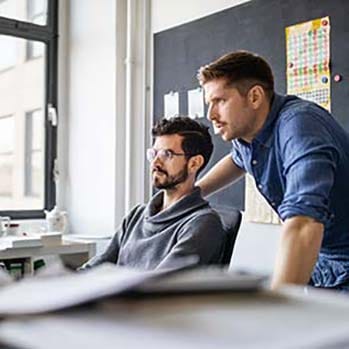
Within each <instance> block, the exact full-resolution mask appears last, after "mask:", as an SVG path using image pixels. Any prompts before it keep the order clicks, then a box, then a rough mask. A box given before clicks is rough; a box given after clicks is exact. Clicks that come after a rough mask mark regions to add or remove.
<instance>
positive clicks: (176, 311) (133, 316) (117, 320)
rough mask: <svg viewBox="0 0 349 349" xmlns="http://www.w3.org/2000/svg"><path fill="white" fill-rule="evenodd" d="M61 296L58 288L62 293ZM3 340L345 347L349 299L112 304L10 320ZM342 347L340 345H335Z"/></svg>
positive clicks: (264, 297)
mask: <svg viewBox="0 0 349 349" xmlns="http://www.w3.org/2000/svg"><path fill="white" fill-rule="evenodd" d="M58 292H59V291H58ZM0 341H4V342H7V343H10V344H13V345H16V346H18V347H21V345H22V346H25V347H33V348H48V347H50V348H51V349H56V348H74V349H76V348H84V347H86V348H87V347H88V348H98V347H99V348H122V347H123V348H151V349H156V348H173V349H178V348H181V349H182V348H191V349H192V348H200V349H205V348H220V349H221V348H223V349H224V348H258V349H260V348H268V349H273V348H277V349H281V348H297V349H299V348H307V349H310V348H322V349H324V348H333V347H336V348H347V347H348V343H349V298H348V296H337V295H336V296H334V295H332V294H329V292H314V293H313V294H310V295H308V296H305V295H304V294H303V290H302V289H300V288H291V289H288V290H286V291H283V292H279V293H271V292H267V291H263V292H260V293H249V294H234V293H232V294H221V295H218V294H216V295H196V296H171V297H153V298H149V297H148V298H138V299H136V298H135V299H114V300H112V299H109V300H105V301H103V302H100V303H98V304H96V305H90V306H89V307H87V306H86V307H84V308H76V309H74V310H70V311H65V312H60V313H55V314H48V315H41V316H36V317H30V318H12V319H7V320H5V321H3V322H2V323H1V324H0ZM336 345H337V346H336Z"/></svg>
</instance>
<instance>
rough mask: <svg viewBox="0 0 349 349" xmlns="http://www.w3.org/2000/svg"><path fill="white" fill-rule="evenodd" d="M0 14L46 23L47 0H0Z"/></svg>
mask: <svg viewBox="0 0 349 349" xmlns="http://www.w3.org/2000/svg"><path fill="white" fill-rule="evenodd" d="M0 16H2V17H8V18H11V19H16V20H19V21H26V22H31V23H35V24H39V25H46V21H47V0H0Z"/></svg>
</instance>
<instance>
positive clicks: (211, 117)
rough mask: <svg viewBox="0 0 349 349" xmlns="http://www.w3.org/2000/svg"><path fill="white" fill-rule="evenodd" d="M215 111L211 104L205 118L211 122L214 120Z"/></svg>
mask: <svg viewBox="0 0 349 349" xmlns="http://www.w3.org/2000/svg"><path fill="white" fill-rule="evenodd" d="M215 109H216V108H215V107H214V105H212V104H210V105H209V106H208V109H207V115H206V117H207V119H208V120H209V121H213V120H214V119H215V118H216V116H217V114H216V110H215Z"/></svg>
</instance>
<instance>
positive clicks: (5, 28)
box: [0, 0, 58, 219]
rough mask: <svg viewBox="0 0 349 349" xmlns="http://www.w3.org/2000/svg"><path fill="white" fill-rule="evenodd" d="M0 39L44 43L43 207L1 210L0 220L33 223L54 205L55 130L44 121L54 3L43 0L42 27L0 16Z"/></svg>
mask: <svg viewBox="0 0 349 349" xmlns="http://www.w3.org/2000/svg"><path fill="white" fill-rule="evenodd" d="M0 35H8V36H13V37H18V38H22V39H27V40H35V41H41V42H44V43H45V44H46V45H47V46H46V64H45V106H46V108H45V111H44V118H45V168H44V177H45V183H44V191H45V192H44V207H43V209H40V210H25V209H23V210H1V208H0V216H9V217H11V219H37V218H44V217H45V210H51V209H52V208H53V207H54V206H55V203H56V190H55V182H54V164H55V160H56V157H57V127H56V125H52V123H51V121H50V120H49V117H48V105H51V106H53V107H54V108H55V109H56V110H57V102H58V99H57V89H58V87H57V85H58V84H57V77H58V0H47V21H46V25H38V24H34V23H30V22H25V21H19V20H15V19H11V18H6V17H1V16H0Z"/></svg>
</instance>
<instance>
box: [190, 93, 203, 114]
mask: <svg viewBox="0 0 349 349" xmlns="http://www.w3.org/2000/svg"><path fill="white" fill-rule="evenodd" d="M188 115H189V117H191V118H192V119H196V118H203V117H204V92H203V89H202V88H200V87H199V88H196V89H194V90H189V91H188Z"/></svg>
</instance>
